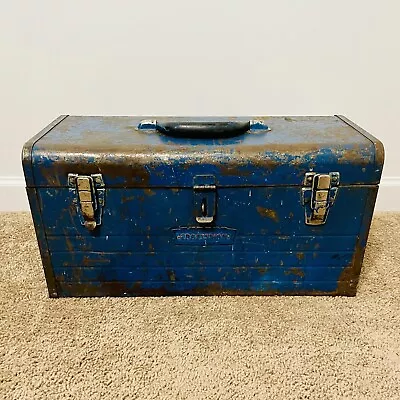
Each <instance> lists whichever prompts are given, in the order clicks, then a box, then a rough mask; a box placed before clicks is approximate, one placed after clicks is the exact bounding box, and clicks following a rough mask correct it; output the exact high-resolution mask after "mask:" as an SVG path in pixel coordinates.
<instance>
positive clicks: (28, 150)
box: [21, 115, 68, 187]
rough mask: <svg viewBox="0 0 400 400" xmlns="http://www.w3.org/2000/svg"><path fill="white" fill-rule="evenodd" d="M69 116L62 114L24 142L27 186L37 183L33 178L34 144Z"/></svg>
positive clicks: (23, 150) (23, 157)
mask: <svg viewBox="0 0 400 400" xmlns="http://www.w3.org/2000/svg"><path fill="white" fill-rule="evenodd" d="M67 117H68V115H60V116H59V117H58V118H56V119H55V120H54V121H53V122H51V123H50V124H49V125H47V126H46V127H45V128H43V129H42V130H41V131H40V132H39V133H38V134H37V135H35V136H33V137H32V138H31V139H29V140H28V141H27V142H26V143H25V144H24V146H23V148H22V154H21V161H22V167H23V169H24V173H25V182H26V186H27V187H31V186H34V185H35V180H34V178H33V167H32V150H33V146H34V145H35V144H36V143H37V142H38V141H39V140H40V139H42V138H43V137H44V136H45V135H47V134H48V133H49V132H50V131H51V130H52V129H53V128H54V127H56V126H57V125H58V124H59V123H60V122H61V121H63V120H64V119H65V118H67Z"/></svg>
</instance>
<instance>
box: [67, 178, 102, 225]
mask: <svg viewBox="0 0 400 400" xmlns="http://www.w3.org/2000/svg"><path fill="white" fill-rule="evenodd" d="M68 186H69V192H70V194H71V195H72V196H73V202H74V204H75V206H76V209H77V214H78V215H79V219H80V221H81V224H82V225H84V226H85V228H87V229H88V230H90V231H92V230H94V229H95V228H96V227H97V226H98V225H101V220H102V210H103V207H104V195H105V189H104V181H103V177H102V175H101V174H92V175H78V174H68Z"/></svg>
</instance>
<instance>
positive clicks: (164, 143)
mask: <svg viewBox="0 0 400 400" xmlns="http://www.w3.org/2000/svg"><path fill="white" fill-rule="evenodd" d="M22 159H23V167H24V172H25V179H26V186H27V193H28V197H29V202H30V206H31V211H32V216H33V221H34V224H35V228H36V234H37V238H38V242H39V248H40V252H41V256H42V261H43V266H44V272H45V276H46V280H47V285H48V289H49V294H50V296H51V297H66V296H142V295H270V294H290V295H293V294H299V295H321V294H323V295H348V296H353V295H355V294H356V288H357V282H358V278H359V274H360V269H361V265H362V261H363V256H364V250H365V246H366V241H367V237H368V231H369V227H370V224H371V218H372V214H373V209H374V204H375V198H376V195H377V191H378V185H379V182H380V177H381V173H382V167H383V161H384V150H383V146H382V143H381V142H380V141H378V140H377V139H376V138H374V137H373V136H371V135H370V134H368V133H367V132H365V131H364V130H363V129H361V128H360V127H358V126H356V125H355V124H353V123H352V122H351V121H349V120H348V119H346V118H345V117H342V116H329V117H251V118H228V117H227V118H188V117H186V118H178V117H133V116H127V117H87V116H61V117H59V118H57V119H56V120H55V121H53V122H52V123H51V124H50V125H49V126H47V127H46V128H45V129H44V130H43V131H42V132H40V133H39V134H38V135H36V136H35V137H34V138H32V139H31V140H30V141H28V142H27V143H26V144H25V146H24V148H23V154H22Z"/></svg>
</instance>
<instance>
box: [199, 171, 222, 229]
mask: <svg viewBox="0 0 400 400" xmlns="http://www.w3.org/2000/svg"><path fill="white" fill-rule="evenodd" d="M193 190H194V214H195V218H196V222H198V223H199V224H211V223H212V222H214V219H215V216H216V211H217V210H216V208H217V207H216V203H217V202H216V197H217V187H216V184H215V176H213V175H196V176H195V177H194V178H193Z"/></svg>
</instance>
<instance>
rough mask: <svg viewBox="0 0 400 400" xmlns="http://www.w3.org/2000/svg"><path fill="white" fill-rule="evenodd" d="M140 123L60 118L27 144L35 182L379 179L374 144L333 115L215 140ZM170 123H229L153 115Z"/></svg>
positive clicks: (287, 120)
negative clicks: (79, 176)
mask: <svg viewBox="0 0 400 400" xmlns="http://www.w3.org/2000/svg"><path fill="white" fill-rule="evenodd" d="M144 118H146V117H74V116H72V117H71V116H70V117H67V118H66V119H64V120H63V121H61V122H60V123H59V124H58V125H57V126H56V127H55V128H53V129H52V130H51V131H50V132H49V133H48V134H47V135H45V136H44V138H42V139H41V140H39V141H38V142H37V143H36V144H35V145H34V149H33V155H32V157H33V161H32V163H33V175H34V179H35V185H36V186H66V185H67V180H66V176H67V174H68V172H78V170H79V172H80V173H87V174H88V173H98V172H101V173H102V174H103V176H104V180H105V182H106V184H107V185H108V187H139V186H140V187H150V186H159V187H166V186H168V187H191V186H192V185H193V182H192V177H193V176H194V175H201V174H204V173H207V174H213V175H215V176H216V177H217V183H218V185H219V186H263V185H300V184H301V183H302V180H303V178H304V174H305V172H307V171H310V170H313V169H315V168H317V166H318V167H319V168H320V169H321V168H322V169H323V170H324V171H321V172H325V171H337V172H339V173H340V174H341V182H342V184H367V183H377V182H379V179H380V175H381V169H382V168H381V166H380V165H377V163H376V160H375V147H374V144H373V143H372V142H371V140H369V139H367V138H365V137H364V136H363V135H361V134H360V133H358V132H356V131H355V130H354V129H353V128H352V127H350V126H349V125H348V124H346V123H345V122H343V121H342V120H340V119H339V118H338V117H259V118H262V119H263V120H264V121H265V123H266V124H267V125H268V126H269V127H270V129H271V130H270V131H259V132H251V133H246V134H243V135H240V136H238V137H235V138H230V139H222V140H212V139H208V140H200V139H182V138H171V137H168V136H165V135H161V134H159V133H157V132H149V131H139V130H138V129H137V126H138V124H139V122H140V121H141V120H142V119H144ZM171 119H173V120H176V121H180V120H181V121H182V120H199V121H201V120H210V119H212V120H218V121H224V120H229V119H232V118H202V119H200V118H189V117H186V118H176V117H159V120H160V121H168V120H171ZM236 119H237V120H241V121H246V120H249V119H251V118H250V117H242V118H236ZM74 166H75V168H76V171H74V170H71V168H72V169H73V168H74Z"/></svg>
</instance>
